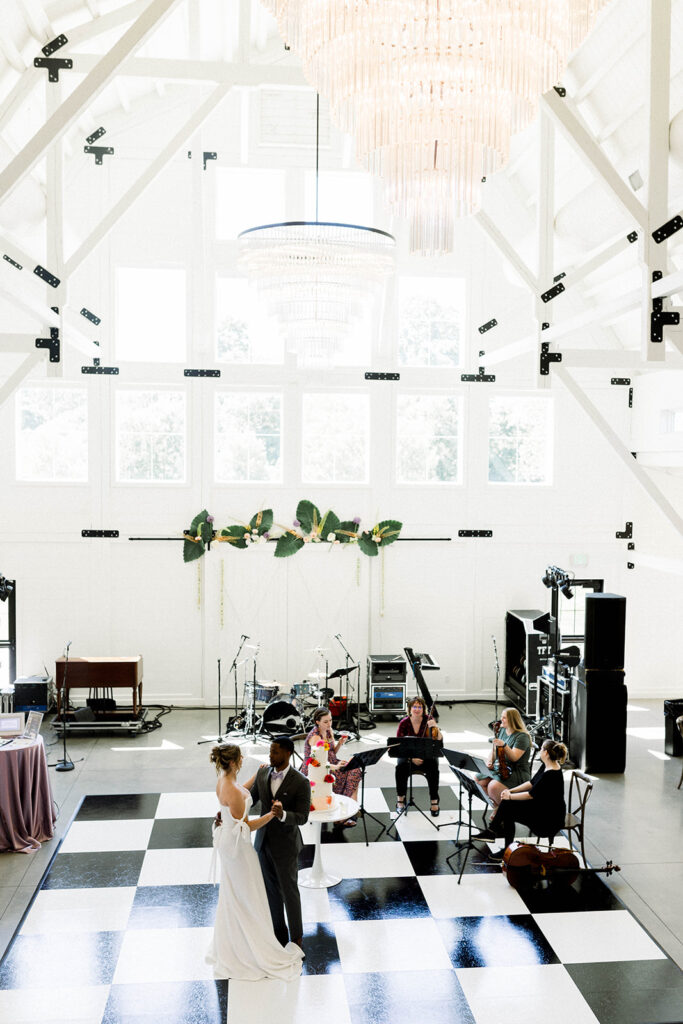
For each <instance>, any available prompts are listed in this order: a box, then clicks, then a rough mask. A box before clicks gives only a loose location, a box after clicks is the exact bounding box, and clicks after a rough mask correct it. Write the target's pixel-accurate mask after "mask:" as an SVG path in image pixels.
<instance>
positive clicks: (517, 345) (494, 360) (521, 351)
mask: <svg viewBox="0 0 683 1024" xmlns="http://www.w3.org/2000/svg"><path fill="white" fill-rule="evenodd" d="M537 346H538V338H537V336H536V335H535V334H529V335H528V336H527V337H526V338H520V339H519V341H510V342H508V344H507V345H501V346H500V348H496V349H492V350H490V351H489V350H488V349H487V350H486V366H487V368H488V367H489V366H496V365H497V364H499V363H507V362H509V361H510V360H511V359H517V358H519V356H524V355H526V354H527V353H528V352H533V351H535V350H536V348H537Z"/></svg>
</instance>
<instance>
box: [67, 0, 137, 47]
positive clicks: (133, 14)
mask: <svg viewBox="0 0 683 1024" xmlns="http://www.w3.org/2000/svg"><path fill="white" fill-rule="evenodd" d="M148 3H149V0H133V3H130V4H126V5H125V6H124V7H119V8H118V9H117V10H115V11H110V12H109V13H108V14H100V15H98V16H97V17H96V18H93V19H92V21H86V22H84V23H83V24H82V25H76V26H75V27H74V28H70V29H69V32H68V37H69V45H70V46H80V45H81V44H82V43H87V42H88V40H89V39H96V38H97V36H99V35H102V33H103V32H111V30H112V29H115V28H118V27H119V25H128V24H130V22H131V21H135V19H136V18H137V17H139V16H140V14H142V12H143V11H144V9H145V8H146V7H147V5H148ZM79 60H80V55H79Z"/></svg>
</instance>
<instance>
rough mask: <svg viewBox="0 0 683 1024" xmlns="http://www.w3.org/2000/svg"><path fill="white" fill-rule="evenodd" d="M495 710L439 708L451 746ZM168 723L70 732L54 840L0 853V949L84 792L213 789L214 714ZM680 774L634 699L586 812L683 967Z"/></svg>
mask: <svg viewBox="0 0 683 1024" xmlns="http://www.w3.org/2000/svg"><path fill="white" fill-rule="evenodd" d="M492 712H493V707H492V705H487V704H459V705H454V706H453V707H452V708H450V709H449V708H445V707H444V708H442V709H441V723H440V724H441V727H442V729H443V731H444V733H445V738H446V742H447V744H448V746H450V747H454V748H456V749H464V750H468V751H470V752H477V750H479V751H480V752H482V751H483V750H484V749H485V746H486V737H487V736H488V735H489V732H488V729H487V725H486V723H487V722H489V721H490V720H491V718H492V717H493V714H492ZM162 723H163V728H161V729H157V730H155V731H154V732H151V733H146V734H140V735H137V736H133V737H131V736H129V735H127V734H122V735H120V736H119V735H116V734H108V735H103V734H98V735H94V734H93V735H90V736H86V735H82V736H72V735H69V736H68V742H67V748H68V753H69V755H70V757H71V759H72V760H73V761H74V763H75V770H74V771H72V772H65V773H58V772H55V771H50V778H51V781H52V787H53V793H54V798H55V800H56V802H57V804H58V807H59V817H58V820H57V825H56V830H55V837H54V839H53V840H52V841H51V842H49V843H44V844H43V847H42V848H41V849H40V850H39V851H37V852H36V853H34V854H18V853H2V854H0V955H1V954H2V953H4V951H5V949H6V947H7V945H8V943H9V942H10V940H11V938H12V936H13V934H14V931H15V929H16V927H17V925H18V924H19V922H20V920H21V918H22V916H23V914H24V912H25V911H26V909H27V907H28V904H29V902H30V900H31V897H32V896H33V893H34V891H35V889H36V887H37V885H38V884H39V882H40V880H41V878H42V876H43V873H44V872H45V870H46V868H47V866H48V863H49V861H50V859H51V858H52V856H53V854H54V853H55V851H56V848H57V844H58V842H59V839H60V838H61V837H62V836H63V835H64V833H65V831H66V830H67V828H68V826H69V823H70V821H71V818H72V816H73V814H74V813H75V811H76V809H77V807H78V804H79V802H80V800H81V798H82V797H83V796H85V795H86V794H96V793H142V792H192V791H199V790H207V789H212V788H213V786H214V785H215V774H214V772H213V768H212V766H211V765H210V764H209V759H208V758H209V751H210V744H208V743H207V744H205V745H199V744H198V743H197V740H198V739H200V738H201V737H202V736H215V733H216V731H217V715H216V712H215V711H209V710H207V711H184V710H176V711H173V712H172V713H171V714H169V715H166V716H164V717H163V718H162ZM605 729H609V723H608V722H606V723H605ZM43 732H44V736H45V741H46V744H47V746H48V762H49V763H50V764H54V763H55V761H56V760H58V758H59V757H61V741H57V740H56V739H55V734H54V732H53V730H52V729H51V727H50V726H49V724H48V726H47V727H46V728H44V730H43ZM394 732H395V723H394V722H392V721H390V720H386V721H381V722H378V723H377V728H376V729H374V730H368V731H363V732H362V733H361V740H360V741H359V743H357V744H356V743H350V744H349V745H348V747H347V750H348V751H349V752H352V751H353V750H355V749H366V748H367V747H368V746H370V745H374V744H375V743H377V742H378V740H379V739H380V737H381V736H382V735H387V734H393V733H394ZM301 746H302V744H298V749H300V748H301ZM248 753H253V754H255V755H256V756H257V762H258V761H261V760H265V759H266V755H267V744H266V743H264V744H259V745H257V746H251V745H250V744H249V745H246V746H245V754H248ZM257 762H255V763H257ZM680 774H681V759H680V758H667V757H666V755H664V718H663V710H662V702H661V701H634V702H633V703H632V705H631V706H630V707H629V717H628V753H627V768H626V772H625V774H624V775H602V776H600V777H599V779H598V781H597V783H596V785H595V787H594V790H593V794H592V796H591V800H590V803H589V806H588V812H587V815H588V824H587V830H586V831H587V837H588V839H587V843H586V854H587V856H588V859H589V861H590V863H591V864H592V865H593V866H594V867H598V866H601V865H602V864H604V863H605V861H606V860H612V861H613V862H614V863H615V864H619V865H620V867H621V871H620V873H618V874H613V875H611V876H610V878H609V879H607V880H606V881H607V884H608V885H610V887H611V888H612V889H613V890H614V891H615V892H616V893H617V894H618V896H619V897H620V899H621V900H622V901H623V902H624V903H625V905H626V906H627V907H628V908H629V909H630V910H631V911H632V912H633V913H634V914H635V916H636V917H637V919H638V920H639V921H640V923H641V924H642V925H643V926H644V927H645V928H646V929H647V930H648V931H649V932H650V934H651V935H652V937H653V938H654V939H655V940H656V941H657V942H658V943H659V944H660V945H661V946H662V948H663V949H664V950H665V951H666V952H667V953H668V955H669V956H670V957H671V958H672V959H673V960H674V961H675V962H676V963H677V964H678V965H679V966H680V967H683V843H682V842H681V836H682V834H683V833H682V830H681V819H682V817H683V787H682V788H681V789H680V790H677V789H676V786H677V784H678V780H679V778H680ZM392 779H393V765H392V764H391V763H385V762H384V761H383V762H382V763H380V764H379V765H377V766H376V767H375V768H372V769H370V772H369V774H368V784H369V785H372V786H377V785H385V786H386V785H391V782H392Z"/></svg>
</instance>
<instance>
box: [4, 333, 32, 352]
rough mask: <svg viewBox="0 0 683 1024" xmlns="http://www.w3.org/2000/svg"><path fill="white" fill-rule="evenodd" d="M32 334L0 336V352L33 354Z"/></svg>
mask: <svg viewBox="0 0 683 1024" xmlns="http://www.w3.org/2000/svg"><path fill="white" fill-rule="evenodd" d="M35 351H36V339H35V336H34V335H33V334H0V352H26V353H28V352H35Z"/></svg>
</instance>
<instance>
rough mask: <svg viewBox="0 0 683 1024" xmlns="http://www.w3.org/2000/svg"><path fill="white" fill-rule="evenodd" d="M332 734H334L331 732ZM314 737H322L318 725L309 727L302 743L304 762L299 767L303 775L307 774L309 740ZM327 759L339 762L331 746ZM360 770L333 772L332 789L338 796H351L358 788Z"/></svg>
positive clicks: (309, 750)
mask: <svg viewBox="0 0 683 1024" xmlns="http://www.w3.org/2000/svg"><path fill="white" fill-rule="evenodd" d="M333 735H334V734H333ZM313 737H315V738H316V739H322V736H321V735H320V732H319V730H318V727H317V726H316V727H315V729H311V731H310V732H309V734H308V736H307V737H306V742H305V743H304V763H303V765H302V767H301V771H302V772H303V774H304V775H308V765H307V764H306V762H307V760H308V758H309V757H310V756H311V740H312V739H313ZM327 760H328V763H329V764H339V758H338V757H337V755H336V754H335V752H334V750H333V749H332V747H330V749H329V750H328V751H327ZM360 777H361V770H360V768H352V769H351V771H350V772H341V771H340V772H335V775H334V785H333V786H332V790H333V792H334V793H337V794H338V795H339V796H351V797H352V796H353V794H354V793H355V791H356V790H357V789H358V785H359V783H360Z"/></svg>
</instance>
